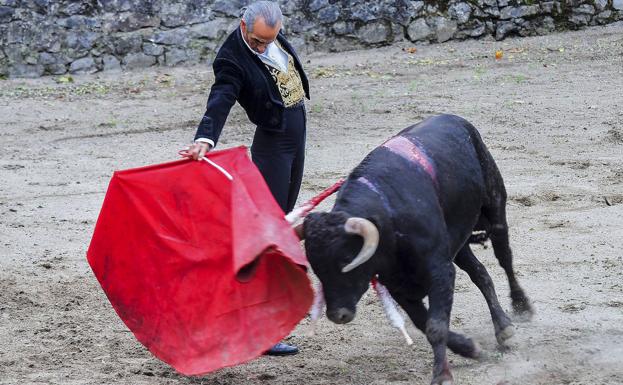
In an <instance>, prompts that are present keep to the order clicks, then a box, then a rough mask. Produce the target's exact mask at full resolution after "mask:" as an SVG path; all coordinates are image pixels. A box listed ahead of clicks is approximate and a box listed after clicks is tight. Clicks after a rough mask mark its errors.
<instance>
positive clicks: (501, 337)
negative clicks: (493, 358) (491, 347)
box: [495, 325, 515, 346]
mask: <svg viewBox="0 0 623 385" xmlns="http://www.w3.org/2000/svg"><path fill="white" fill-rule="evenodd" d="M513 335H515V327H514V326H513V325H509V326H507V327H505V328H504V329H502V330H501V331H500V332H498V333H497V334H496V335H495V338H496V339H497V340H498V344H500V345H503V346H504V345H506V340H508V339H509V338H511V337H512V336H513Z"/></svg>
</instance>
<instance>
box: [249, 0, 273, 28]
mask: <svg viewBox="0 0 623 385" xmlns="http://www.w3.org/2000/svg"><path fill="white" fill-rule="evenodd" d="M260 17H261V18H262V19H264V22H265V23H266V25H268V26H269V27H271V28H274V27H275V26H276V25H277V24H278V23H279V22H282V20H283V15H282V14H281V8H279V4H278V3H277V2H275V1H257V2H255V3H252V4H249V5H248V6H247V8H246V9H245V11H244V14H243V15H242V20H244V23H245V24H246V25H247V30H248V31H249V32H253V25H254V24H255V21H256V20H257V19H258V18H260Z"/></svg>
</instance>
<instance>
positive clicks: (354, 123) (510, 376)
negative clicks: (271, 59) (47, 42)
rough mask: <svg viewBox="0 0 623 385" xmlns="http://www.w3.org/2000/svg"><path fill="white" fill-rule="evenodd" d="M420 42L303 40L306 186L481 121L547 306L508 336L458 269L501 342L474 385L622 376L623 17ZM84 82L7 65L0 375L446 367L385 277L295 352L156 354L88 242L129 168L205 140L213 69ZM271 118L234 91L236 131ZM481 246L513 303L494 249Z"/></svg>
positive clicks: (467, 377) (105, 377)
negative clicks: (255, 112)
mask: <svg viewBox="0 0 623 385" xmlns="http://www.w3.org/2000/svg"><path fill="white" fill-rule="evenodd" d="M409 48H412V46H411V45H410V44H409V43H401V44H397V45H394V46H392V47H388V48H381V49H374V50H365V51H355V52H346V53H340V54H319V53H313V54H305V53H302V56H303V57H304V61H305V63H306V68H307V70H308V72H309V75H310V78H311V79H310V80H311V87H312V96H313V98H312V100H311V101H310V102H309V103H308V110H309V132H308V146H307V164H306V172H305V181H304V185H303V191H302V194H301V197H300V198H301V201H303V200H304V199H307V198H309V197H311V196H313V195H315V194H316V193H318V192H319V191H320V190H321V189H323V188H324V187H326V186H328V185H330V184H332V183H333V182H334V181H336V180H337V179H338V178H340V177H341V176H344V175H346V174H347V173H348V172H349V170H350V169H351V168H352V167H354V166H355V165H356V164H357V163H358V162H359V161H360V160H361V159H362V158H363V157H364V155H365V154H366V153H367V152H369V151H370V150H371V149H373V148H374V147H375V146H377V145H378V144H380V143H381V142H383V141H384V140H385V139H387V138H388V137H390V136H391V135H393V134H394V133H396V132H398V131H399V130H400V129H402V128H404V127H406V126H408V125H411V124H413V123H416V122H418V121H420V120H421V119H423V118H426V117H428V116H431V115H433V114H437V113H441V112H448V113H454V114H458V115H461V116H463V117H465V118H467V119H468V120H470V121H471V122H472V123H474V125H475V126H476V127H478V128H479V129H480V131H481V133H482V134H483V137H484V139H485V142H486V143H487V145H488V146H489V149H490V150H491V152H492V153H493V156H494V158H495V159H496V160H497V162H498V165H499V167H500V169H501V171H502V174H503V175H504V178H505V181H506V186H507V190H508V192H509V197H510V199H509V205H508V211H509V222H510V225H511V238H512V246H513V248H514V252H515V257H516V259H515V261H516V263H515V266H516V270H517V271H518V272H519V276H520V280H521V283H522V284H523V286H524V288H525V289H526V291H527V293H528V294H529V296H530V297H531V299H532V300H533V302H534V306H535V308H536V315H535V316H534V318H533V319H532V321H531V322H516V334H515V337H514V338H513V340H512V343H511V348H510V349H509V350H507V351H503V350H500V349H498V348H497V345H496V342H495V337H494V335H493V327H492V325H491V322H490V318H489V312H488V310H487V308H486V305H485V302H484V300H483V298H482V296H481V295H480V293H479V292H478V290H477V289H476V287H475V286H473V285H472V284H471V282H470V281H469V279H468V278H467V276H466V274H464V273H462V272H459V273H458V277H457V290H456V296H455V305H454V309H453V313H452V327H453V329H455V330H457V331H461V332H464V333H466V334H468V335H471V336H472V337H473V338H474V339H476V340H477V341H478V342H479V343H480V344H481V345H482V347H483V348H484V350H486V352H487V353H488V357H487V358H486V359H485V360H483V361H482V362H477V361H470V360H467V359H464V358H461V357H458V356H456V355H453V354H450V359H451V365H452V368H453V373H454V377H455V381H456V384H492V385H496V384H497V385H500V384H507V385H509V384H622V383H623V367H622V364H623V280H622V279H623V278H622V277H623V259H622V254H621V247H622V246H623V242H622V239H623V23H618V24H614V25H610V26H607V27H597V28H589V29H586V30H583V31H578V32H566V33H559V34H554V35H550V36H544V37H534V38H521V39H519V38H517V39H507V40H505V41H503V42H495V41H493V40H478V41H465V42H449V43H445V44H440V45H424V46H417V47H416V48H417V51H416V52H409V51H410V50H409ZM496 50H502V51H503V57H502V59H500V60H496V59H495V57H494V56H495V52H496ZM73 79H74V82H72V83H64V82H63V79H62V78H52V77H48V78H44V79H37V80H0V134H1V143H2V145H1V146H0V214H1V215H0V384H254V385H258V384H288V385H290V384H337V385H342V384H407V383H409V384H427V383H428V382H429V381H430V373H431V365H432V354H431V348H430V346H429V344H428V343H427V341H426V338H425V337H424V336H423V335H422V334H421V333H420V332H419V331H417V330H415V329H414V328H413V327H410V329H409V330H410V332H411V335H412V336H413V337H414V340H415V344H414V345H413V346H412V347H408V346H407V345H406V344H405V343H404V341H403V338H402V336H401V334H400V333H399V332H398V331H396V330H395V329H393V328H392V327H391V326H390V325H389V324H388V322H387V321H386V320H385V317H384V314H383V312H382V310H381V308H380V306H379V304H378V302H377V300H376V299H375V297H373V296H372V295H370V294H369V293H368V294H366V296H365V297H364V298H363V299H362V301H361V302H360V306H359V312H358V317H357V318H356V319H355V321H353V322H352V323H351V324H348V325H344V326H338V325H334V324H332V323H330V322H329V321H327V320H326V319H323V320H322V321H321V323H320V325H319V329H318V331H317V334H316V335H315V336H308V332H309V322H308V320H303V322H302V323H301V325H300V326H299V327H298V328H297V329H296V330H294V331H293V333H292V335H291V337H289V339H288V340H289V341H291V342H293V343H296V344H297V345H299V346H300V348H301V350H302V352H301V353H300V354H299V355H297V356H294V357H289V358H269V357H262V358H259V359H257V360H255V361H253V362H250V363H248V364H244V365H240V366H237V367H234V368H228V369H224V370H220V371H218V372H216V373H212V374H210V375H206V376H203V377H192V378H189V377H184V376H180V375H178V374H176V373H175V372H174V371H173V370H172V369H171V368H170V367H168V366H167V365H166V364H163V363H161V362H160V361H158V360H157V359H155V358H154V357H153V356H152V355H151V354H150V353H149V352H148V351H147V350H146V349H145V348H144V347H143V346H142V345H140V344H139V343H138V342H137V341H136V340H135V339H134V337H133V335H132V334H131V333H130V332H129V331H128V330H127V328H126V327H125V325H124V324H123V323H122V322H121V321H120V320H119V318H118V317H117V315H116V314H115V312H114V311H113V309H112V308H111V306H110V304H109V303H108V301H107V299H106V297H105V295H104V294H103V292H102V290H101V289H100V287H99V286H98V284H97V282H96V280H95V278H94V276H93V274H92V273H91V271H90V268H89V266H88V264H87V262H86V259H85V252H86V249H87V246H88V244H89V241H90V237H91V234H92V231H93V228H94V224H95V220H96V219H97V215H98V212H99V209H100V207H101V204H102V199H103V197H104V192H105V189H106V186H107V184H108V181H109V178H110V177H111V175H112V172H113V171H114V170H117V169H125V168H131V167H136V166H142V165H147V164H152V163H159V162H163V161H168V160H171V159H175V158H176V157H177V150H178V149H180V148H181V147H183V146H185V145H186V144H187V143H188V142H189V141H190V140H191V139H192V137H193V135H194V132H195V128H196V124H197V123H198V121H199V119H200V118H201V116H202V114H203V109H204V106H205V102H206V97H207V94H208V91H209V89H210V85H211V83H212V80H213V77H212V73H211V69H210V67H209V66H207V65H200V66H194V67H185V68H173V69H167V68H154V69H147V70H142V71H135V72H127V73H116V74H115V73H105V74H97V75H92V76H74V78H73ZM65 80H67V79H65ZM253 130H254V127H253V126H251V125H250V124H249V123H248V121H247V120H246V117H245V115H244V113H243V112H242V110H241V109H240V108H239V107H235V108H234V110H233V113H232V115H231V116H230V119H229V121H228V123H227V127H226V128H225V130H224V134H223V137H222V141H221V142H220V147H221V148H226V147H230V146H237V145H240V144H245V145H250V141H251V137H252V133H253ZM323 207H324V208H325V209H326V208H327V207H328V204H325V205H323ZM475 251H476V253H477V255H478V256H479V257H480V258H481V260H482V261H483V262H484V263H485V264H486V265H487V267H488V268H489V271H490V273H491V275H492V276H493V279H494V281H495V283H496V286H497V289H498V294H499V296H500V300H501V301H502V304H503V307H504V308H507V309H508V308H509V307H510V306H509V299H508V285H507V282H506V279H505V277H504V275H503V272H502V269H501V268H500V267H499V266H498V265H497V262H496V261H495V259H494V258H493V255H492V253H491V249H490V248H488V249H484V248H482V247H476V250H475Z"/></svg>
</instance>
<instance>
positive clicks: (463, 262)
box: [454, 244, 514, 345]
mask: <svg viewBox="0 0 623 385" xmlns="http://www.w3.org/2000/svg"><path fill="white" fill-rule="evenodd" d="M454 263H456V265H457V266H458V267H460V268H461V270H463V271H465V272H466V273H467V274H468V275H469V278H470V279H471V280H472V282H474V284H476V286H477V287H478V289H480V291H481V292H482V295H483V296H484V297H485V300H486V301H487V305H488V306H489V311H490V312H491V320H492V321H493V327H494V329H495V337H496V338H497V340H498V343H499V344H500V345H504V341H505V340H507V339H509V338H510V337H512V336H513V333H514V328H513V324H512V323H511V320H510V318H508V316H507V315H506V313H505V312H504V310H503V309H502V307H501V306H500V303H499V302H498V296H497V294H496V293H495V287H494V285H493V280H491V276H489V273H488V272H487V269H486V268H485V267H484V266H483V265H482V263H480V261H478V259H476V256H474V253H473V252H472V250H471V248H470V247H469V244H466V245H465V246H463V248H462V249H461V250H460V251H459V252H458V254H457V255H456V258H455V259H454Z"/></svg>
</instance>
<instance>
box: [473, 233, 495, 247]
mask: <svg viewBox="0 0 623 385" xmlns="http://www.w3.org/2000/svg"><path fill="white" fill-rule="evenodd" d="M490 235H491V234H490V233H489V232H488V231H474V232H472V235H470V237H469V240H468V241H467V242H469V243H470V244H475V245H482V246H483V247H484V248H487V241H488V240H489V236H490Z"/></svg>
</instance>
